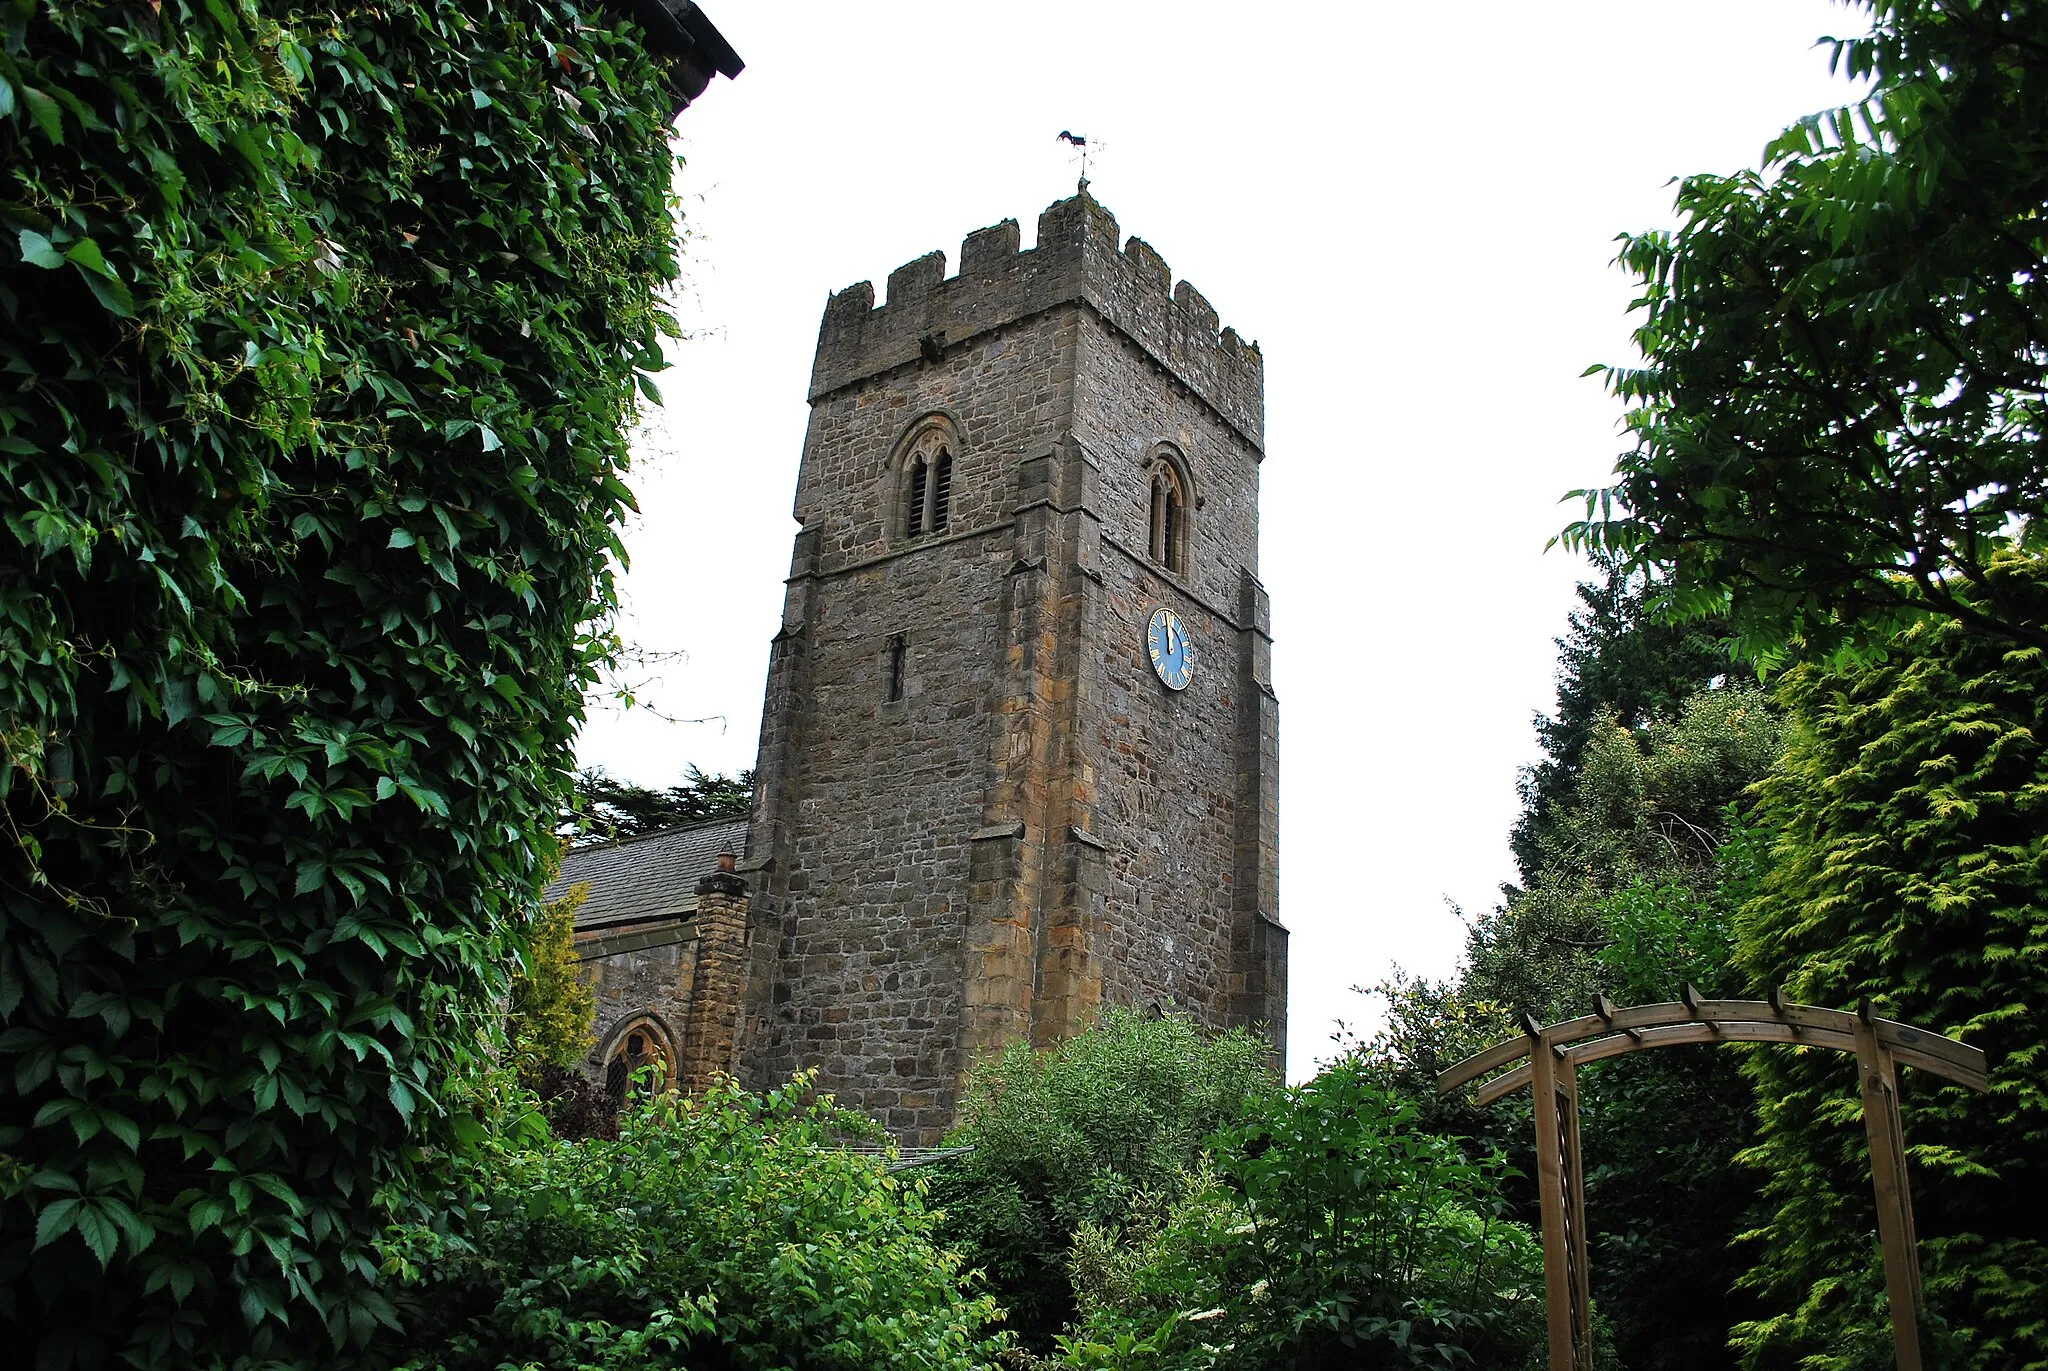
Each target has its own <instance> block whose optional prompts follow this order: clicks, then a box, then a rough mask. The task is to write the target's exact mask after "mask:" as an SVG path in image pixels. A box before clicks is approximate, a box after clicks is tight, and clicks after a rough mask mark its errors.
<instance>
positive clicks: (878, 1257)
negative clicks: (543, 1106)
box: [392, 1077, 1003, 1371]
mask: <svg viewBox="0 0 2048 1371" xmlns="http://www.w3.org/2000/svg"><path fill="white" fill-rule="evenodd" d="M809 1087H810V1081H809V1080H808V1079H807V1078H803V1077H799V1078H798V1079H797V1080H795V1081H793V1082H791V1083H790V1084H788V1085H786V1086H783V1087H782V1088H780V1089H778V1090H773V1091H769V1092H768V1093H766V1094H762V1095H750V1094H748V1093H746V1092H744V1091H742V1090H740V1089H739V1088H738V1087H737V1086H734V1085H732V1084H730V1083H726V1084H722V1085H717V1086H714V1087H712V1089H710V1090H709V1091H707V1092H706V1093H705V1094H704V1095H703V1096H702V1097H701V1098H699V1099H694V1100H692V1099H684V1098H680V1097H677V1096H672V1095H671V1096H662V1097H657V1098H652V1099H650V1100H648V1101H647V1102H646V1103H643V1104H641V1105H638V1106H634V1107H631V1108H629V1110H628V1111H627V1112H626V1113H625V1114H624V1116H623V1117H622V1119H621V1125H620V1130H619V1136H618V1138H617V1139H616V1140H615V1141H604V1140H587V1141H582V1142H556V1143H549V1144H546V1145H543V1146H538V1147H531V1146H529V1147H520V1146H513V1145H500V1146H498V1147H495V1148H492V1149H489V1150H487V1151H485V1152H484V1153H482V1154H481V1155H480V1156H479V1158H478V1160H477V1165H476V1171H475V1175H474V1176H473V1181H474V1184H475V1185H476V1186H477V1189H478V1191H479V1197H480V1200H481V1204H480V1206H479V1209H478V1213H479V1214H480V1216H481V1217H480V1218H479V1220H478V1222H477V1223H476V1224H475V1225H474V1227H473V1231H472V1232H471V1234H470V1235H469V1239H468V1241H467V1242H466V1243H463V1244H458V1245H455V1246H453V1247H450V1246H448V1245H445V1244H444V1243H443V1242H442V1241H441V1240H440V1239H439V1238H438V1236H437V1235H436V1234H434V1233H432V1232H431V1231H422V1232H419V1233H413V1234H407V1235H404V1237H403V1238H402V1240H401V1241H399V1242H398V1243H396V1244H395V1245H394V1248H393V1252H392V1259H393V1261H394V1263H395V1264H397V1265H399V1266H401V1267H402V1268H404V1269H405V1270H406V1271H407V1272H408V1273H409V1274H410V1275H411V1276H412V1277H413V1279H414V1283H415V1286H416V1291H415V1296H414V1298H415V1300H416V1302H417V1304H418V1306H419V1313H418V1315H417V1317H416V1320H415V1323H414V1328H415V1330H416V1331H415V1333H414V1344H413V1345H414V1347H415V1348H416V1349H418V1355H417V1357H416V1359H415V1360H414V1361H413V1362H411V1363H410V1366H411V1367H413V1368H418V1369H421V1371H424V1369H425V1368H433V1371H490V1368H496V1367H500V1366H577V1367H589V1368H606V1369H609V1368H618V1371H629V1369H631V1371H638V1369H639V1368H663V1367H674V1368H691V1369H692V1371H694V1369H695V1368H701V1367H710V1366H717V1367H733V1368H752V1369H754V1371H770V1368H777V1367H805V1368H814V1369H815V1371H833V1368H843V1369H844V1371H868V1368H871V1367H878V1366H896V1367H906V1368H915V1369H916V1371H970V1368H981V1367H986V1366H988V1365H989V1364H990V1362H991V1360H992V1359H993V1357H994V1356H995V1355H996V1354H997V1353H998V1352H999V1351H1000V1350H1001V1348H1002V1346H1003V1343H1002V1340H1001V1339H999V1338H997V1337H994V1336H992V1335H991V1334H990V1332H989V1326H990V1324H991V1323H993V1322H994V1320H995V1319H996V1317H997V1310H996V1307H995V1302H994V1300H993V1299H991V1298H990V1297H988V1296H987V1295H973V1294H970V1293H969V1292H968V1290H967V1288H966V1279H965V1275H964V1272H963V1270H962V1263H961V1260H960V1258H959V1257H958V1256H956V1255H954V1254H953V1253H951V1252H948V1251H946V1250H945V1249H944V1248H943V1247H941V1246H940V1245H939V1244H938V1241H937V1237H936V1232H935V1226H936V1215H934V1214H933V1213H932V1211H931V1210H930V1209H928V1208H927V1207H926V1205H925V1201H924V1194H923V1188H922V1183H921V1182H918V1181H915V1180H904V1179H899V1178H898V1177H896V1176H893V1175H891V1174H889V1172H888V1171H887V1169H886V1167H885V1166H884V1165H883V1163H882V1162H880V1161H879V1160H877V1159H875V1158H872V1157H865V1156H861V1155H859V1154H857V1153H855V1152H852V1151H850V1150H848V1149H847V1148H846V1147H845V1146H844V1142H845V1138H846V1136H847V1135H848V1134H849V1133H853V1134H855V1135H868V1136H872V1135H873V1133H874V1125H873V1124H871V1123H869V1122H868V1120H866V1119H865V1118H862V1117H860V1116H858V1115H854V1114H850V1113H847V1112H846V1111H843V1110H840V1109H838V1108H836V1107H834V1106H833V1105H832V1104H831V1103H830V1102H829V1101H819V1100H810V1101H809V1102H808V1103H807V1102H806V1101H807V1099H808V1097H809Z"/></svg>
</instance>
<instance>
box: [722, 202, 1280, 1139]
mask: <svg viewBox="0 0 2048 1371" xmlns="http://www.w3.org/2000/svg"><path fill="white" fill-rule="evenodd" d="M874 297H875V293H874V289H873V287H872V286H871V285H869V284H868V283H867V282H865V281H863V282H861V283H860V284H858V285H856V286H853V287H851V288H849V289H847V290H844V291H841V292H840V293H839V294H837V295H834V296H833V297H832V298H831V300H830V301H829V302H828V303H827V305H826V307H825V317H824V321H823V324H822V326H821V327H820V329H819V334H818V352H817V361H816V364H815V367H814V369H813V371H812V374H811V386H810V402H811V420H810V427H809V431H808V433H807V435H806V437H805V441H804V451H803V462H802V467H801V469H800V471H799V474H798V478H797V492H796V508H795V513H796V517H797V520H798V521H799V522H800V523H801V525H802V528H801V530H800V531H799V532H798V533H797V535H796V547H795V553H794V556H793V557H792V559H791V566H790V577H789V588H788V596H787V601H786V604H785V608H784V611H783V621H782V628H781V631H780V632H779V633H778V634H777V635H776V637H775V641H774V646H773V651H772V654H771V659H770V665H769V674H768V688H767V699H766V706H765V709H764V713H763V717H762V722H761V750H760V756H759V763H758V779H757V784H758V792H757V796H758V797H757V799H756V805H755V811H754V817H753V822H752V827H751V830H750V832H749V835H748V841H747V844H746V846H747V854H748V855H747V859H746V862H745V864H744V871H745V874H746V875H747V876H748V878H749V879H750V880H751V882H752V887H753V896H752V909H751V915H750V918H751V929H750V934H749V937H750V940H751V941H750V951H749V956H750V962H749V981H748V989H747V992H746V1000H745V1006H744V1008H745V1017H744V1021H743V1023H742V1025H741V1033H742V1035H743V1041H742V1046H741V1057H740V1061H741V1074H742V1076H743V1077H744V1078H745V1079H747V1080H748V1082H749V1083H751V1084H762V1083H765V1082H768V1081H773V1080H779V1079H782V1078H784V1077H786V1076H787V1074H788V1073H789V1072H791V1071H794V1070H797V1069H799V1068H803V1067H815V1068H817V1069H818V1071H819V1073H820V1074H819V1082H818V1084H819V1087H820V1088H821V1089H825V1090H830V1091H833V1092H835V1093H836V1094H837V1095H838V1097H839V1098H840V1100H841V1101H842V1102H843V1103H845V1104H848V1105H852V1106H855V1107H858V1108H861V1109H864V1110H865V1111H867V1112H868V1113H871V1114H873V1115H875V1116H876V1117H878V1118H880V1119H882V1120H883V1121H884V1122H886V1123H887V1124H888V1125H889V1127H890V1128H891V1129H892V1130H893V1131H894V1132H896V1133H897V1135H898V1136H899V1137H901V1138H902V1139H903V1140H904V1141H906V1142H909V1143H913V1144H915V1143H929V1142H931V1141H934V1140H935V1139H936V1138H937V1136H938V1135H939V1133H940V1132H942V1131H943V1129H944V1128H945V1127H946V1126H947V1125H948V1124H949V1123H950V1122H951V1120H952V1117H953V1108H954V1103H955V1101H956V1099H957V1097H958V1092H959V1088H960V1085H961V1083H962V1080H963V1078H964V1076H965V1073H966V1070H967V1068H968V1067H969V1066H970V1064H971V1063H972V1061H973V1059H974V1058H975V1057H976V1056H977V1055H978V1054H981V1053H984V1052H987V1051H991V1050H993V1049H996V1048H999V1047H1001V1046H1004V1045H1006V1044H1009V1043H1012V1042H1017V1041H1020V1040H1028V1041H1031V1042H1034V1043H1038V1044H1045V1043H1048V1042H1052V1041H1055V1040H1057V1039H1059V1038H1061V1037H1063V1036H1065V1035H1067V1034H1070V1033H1073V1032H1074V1031H1076V1030H1078V1029H1079V1028H1081V1027H1083V1026H1085V1025H1086V1024H1087V1023H1088V1022H1089V1020H1090V1019H1091V1018H1092V1017H1093V1016H1094V1015H1095V1014H1096V1013H1097V1012H1098V1011H1099V1009H1100V1008H1101V1007H1102V1006H1105V1005H1111V1004H1125V1005H1136V1006H1142V1007H1148V1008H1150V1007H1157V1008H1159V1009H1161V1010H1165V1011H1180V1012H1185V1013H1188V1014H1191V1015H1193V1016H1194V1017H1195V1018H1196V1019H1198V1020H1199V1021H1201V1022H1203V1023H1205V1024H1207V1025H1210V1026H1211V1027H1215V1028H1222V1027H1226V1026H1239V1025H1242V1026H1247V1027H1250V1026H1255V1025H1256V1026H1259V1028H1260V1031H1262V1032H1264V1033H1266V1034H1267V1035H1269V1036H1270V1038H1271V1041H1272V1042H1273V1045H1274V1052H1275V1055H1276V1059H1277V1057H1278V1054H1279V1053H1280V1051H1281V1044H1282V1043H1283V1041H1284V1033H1285V1026H1286V1012H1287V1010H1286V988H1287V935H1286V931H1285V930H1284V929H1283V928H1282V927H1281V925H1280V923H1279V899H1278V887H1277V874H1278V861H1277V852H1276V846H1275V836H1276V823H1277V809H1276V797H1275V789H1276V777H1277V771H1276V761H1275V753H1276V747H1277V739H1278V710H1277V705H1276V703H1275V699H1274V695H1273V690H1272V685H1271V671H1270V661H1271V637H1270V626H1269V618H1268V608H1267V598H1266V593H1265V591H1264V589H1263V588H1262V587H1261V586H1260V585H1259V582H1258V579H1257V575H1256V571H1257V559H1258V517H1259V506H1258V494H1259V463H1260V460H1261V459H1262V457H1263V456H1264V390H1263V374H1262V361H1261V358H1260V355H1259V351H1258V348H1257V347H1256V346H1255V345H1248V344H1246V343H1244V342H1243V341H1242V340H1240V339H1239V337H1238V336H1237V334H1236V333H1235V332H1234V331H1232V330H1230V329H1224V330H1223V331H1222V333H1221V334H1220V335H1219V334H1218V332H1217V319H1216V312H1215V310H1214V309H1212V308H1211V307H1210V305H1209V302H1208V301H1206V300H1205V299H1203V298H1202V296H1201V295H1200V294H1199V293H1198V292H1197V291H1196V290H1195V289H1194V287H1192V286H1190V285H1189V284H1188V283H1187V282H1185V281H1183V282H1181V283H1180V284H1179V286H1178V288H1176V287H1175V286H1174V283H1173V278H1172V274H1171V273H1170V272H1169V270H1168V269H1167V265H1166V263H1165V262H1164V261H1163V260H1162V259H1161V258H1160V256H1159V254H1158V253H1156V252H1154V251H1153V250H1152V249H1151V248H1150V247H1149V246H1147V245H1146V244H1145V243H1144V242H1142V241H1141V240H1139V239H1137V238H1132V239H1131V240H1130V241H1129V242H1127V243H1120V241H1119V236H1118V231H1117V223H1116V219H1115V217H1114V216H1112V215H1111V214H1110V213H1109V211H1108V210H1106V209H1104V208H1103V207H1102V206H1101V205H1100V204H1098V203H1097V202H1096V201H1095V200H1094V199H1093V198H1092V197H1090V196H1089V195H1088V193H1087V190H1086V186H1085V184H1084V186H1083V188H1082V191H1081V193H1080V194H1079V195H1077V196H1076V197H1075V198H1073V199H1071V200H1064V201H1061V202H1059V203H1057V204H1055V205H1053V206H1052V207H1050V208H1049V209H1047V210H1046V211H1045V213H1044V214H1043V215H1041V216H1040V217H1039V221H1038V243H1037V246H1036V247H1034V248H1033V249H1031V250H1030V251H1019V235H1018V229H1017V224H1016V221H1015V220H1006V221H1004V222H1003V223H1000V224H997V225H995V226H994V227H992V228H986V229H982V230H980V231H979V232H976V233H973V234H970V235H968V237H967V240H966V242H965V243H963V244H962V246H961V251H960V271H959V274H958V275H957V276H953V277H950V278H949V277H947V275H946V259H945V254H943V253H938V252H935V253H932V254H930V255H929V256H925V257H920V258H918V259H917V260H916V261H914V262H910V263H907V264H906V265H904V266H902V267H900V268H898V269H897V270H896V271H895V272H893V273H892V274H891V275H890V277H889V284H888V298H887V300H886V302H885V303H883V304H882V305H880V306H877V305H876V303H875V298H874ZM1162 609H1164V610H1168V611H1170V612H1171V615H1172V616H1174V619H1175V622H1173V623H1172V624H1170V625H1167V626H1166V627H1162V628H1155V627H1154V623H1155V617H1157V619H1158V621H1159V622H1160V623H1161V624H1166V618H1165V616H1157V611H1159V610H1162ZM1148 641H1150V642H1151V643H1152V644H1153V646H1163V647H1164V648H1165V649H1166V657H1165V659H1164V663H1165V664H1164V665H1162V666H1161V667H1160V668H1157V669H1155V665H1154V661H1153V657H1152V654H1151V652H1150V650H1149V649H1148ZM1182 641H1185V642H1186V643H1189V644H1192V647H1193V654H1192V659H1193V669H1192V673H1191V675H1189V676H1188V677H1187V678H1186V679H1185V682H1184V684H1182V685H1181V688H1178V689H1175V688H1171V687H1170V686H1169V684H1168V681H1167V680H1166V679H1164V678H1165V677H1167V676H1169V675H1172V676H1175V677H1178V676H1179V674H1180V671H1181V668H1183V667H1184V666H1185V665H1186V662H1187V656H1186V655H1185V654H1184V652H1183V649H1182V648H1181V642H1182Z"/></svg>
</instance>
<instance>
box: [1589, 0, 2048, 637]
mask: <svg viewBox="0 0 2048 1371" xmlns="http://www.w3.org/2000/svg"><path fill="white" fill-rule="evenodd" d="M1860 7H1861V8H1865V9H1867V10H1869V11H1870V13H1871V15H1872V20H1873V22H1872V27H1871V29H1870V32H1869V33H1868V34H1867V35H1865V36H1862V37H1859V38H1854V39H1851V40H1849V41H1846V42H1841V43H1838V44H1837V45H1836V47H1835V60H1836V63H1837V66H1838V68H1839V69H1840V70H1842V71H1844V72H1845V73H1846V74H1847V75H1849V76H1850V77H1852V78H1856V79H1868V80H1869V82H1870V93H1869V95H1868V96H1867V98H1865V99H1863V100H1861V101H1859V102H1858V103H1856V104H1854V105H1851V106H1849V107H1847V108H1844V109H1840V110H1836V111H1832V112H1830V113H1827V114H1823V115H1819V116H1815V117H1813V118H1810V119H1807V120H1805V121H1802V122H1801V123H1800V124H1798V125H1797V126H1795V127H1794V128H1792V129H1790V130H1788V131H1787V132H1786V133H1785V134H1784V136H1782V137H1781V138H1779V139H1778V140H1777V141H1776V142H1775V143H1774V144H1773V145H1772V146H1771V147H1770V149H1769V150H1768V151H1767V153H1766V156H1765V163H1766V165H1765V169H1764V170H1763V171H1748V172H1743V173H1740V174H1738V175H1733V176H1713V175H1704V176H1694V177H1689V178H1687V179H1686V180H1685V181H1684V182H1682V183H1681V185H1680V188H1679V192H1678V202H1677V210H1678V215H1679V219H1680V226H1679V228H1678V230H1677V231H1676V232H1675V233H1670V232H1664V231H1653V232H1649V233H1643V234H1637V235H1632V236H1629V237H1627V238H1625V240H1624V242H1623V246H1622V252H1621V261H1622V263H1623V264H1624V265H1625V266H1626V267H1627V268H1628V269H1629V270H1630V271H1631V272H1633V273H1634V274H1635V275H1636V277H1637V278H1638V280H1639V281H1640V290H1641V294H1640V297H1639V299H1638V301H1637V305H1638V307H1639V309H1640V310H1641V311H1642V320H1641V323H1640V325H1639V327H1638V328H1637V329H1636V332H1635V342H1636V346H1637V348H1638V350H1639V351H1640V352H1641V354H1642V358H1643V362H1642V365H1641V366H1637V367H1614V368H1609V369H1608V370H1607V378H1608V382H1609V385H1610V387H1611V388H1612V390H1613V391H1614V393H1615V394H1616V395H1618V396H1620V397H1621V398H1622V399H1623V400H1625V401H1626V402H1627V403H1628V406H1629V411H1628V425H1629V429H1630V432H1631V434H1632V435H1633V437H1634V440H1635V444H1634V447H1633V448H1632V449H1631V450H1629V451H1627V452H1625V453H1623V454H1622V455H1621V457H1620V458H1619V460H1618V463H1617V466H1616V470H1615V483H1614V484H1613V485H1612V486H1611V487H1609V488H1608V489H1606V490H1600V491H1592V492H1578V493H1580V494H1583V495H1585V497H1586V512H1587V518H1586V519H1585V520H1583V521H1580V522H1577V523H1574V524H1572V525H1571V526H1570V527H1569V528H1568V529H1567V530H1566V531H1565V533H1564V535H1563V537H1564V541H1565V542H1566V543H1567V544H1568V545H1571V546H1576V547H1582V548H1586V549H1589V550H1593V551H1597V552H1602V553H1606V554H1609V555H1612V556H1615V557H1617V558H1619V559H1620V561H1621V562H1622V564H1623V565H1624V566H1627V567H1630V568H1632V569H1640V570H1645V571H1648V572H1650V573H1652V574H1653V575H1654V576H1655V578H1656V584H1657V587H1658V593H1659V595H1660V597H1662V599H1663V602H1664V603H1665V604H1666V605H1667V606H1668V607H1669V608H1671V609H1673V610H1675V611H1677V612H1679V613H1682V614H1724V613H1725V614H1726V615H1727V616H1728V618H1729V620H1730V622H1731V623H1732V625H1733V627H1734V630H1735V637H1736V639H1737V641H1738V643H1739V645H1740V650H1741V651H1742V652H1743V653H1744V654H1745V655H1746V656H1749V657H1752V658H1757V659H1760V660H1762V661H1764V662H1766V663H1773V662H1777V661H1780V660H1783V659H1784V658H1785V655H1786V654H1787V652H1788V651H1789V650H1790V649H1791V648H1792V646H1793V645H1794V644H1798V643H1803V644H1804V645H1805V647H1806V649H1807V650H1809V651H1813V650H1819V651H1826V650H1831V649H1845V650H1848V651H1857V650H1868V649H1876V650H1879V651H1881V650H1882V647H1883V645H1884V643H1885V642H1886V641H1887V640H1888V638H1889V637H1890V635H1891V634H1892V632H1893V631H1895V630H1896V629H1897V628H1899V627H1900V626H1902V625H1904V624H1906V623H1910V622H1912V621H1914V620H1915V619H1916V618H1918V617H1920V616H1921V615H1925V614H1934V615H1938V616H1946V617H1953V618H1956V619H1958V620H1960V621H1962V622H1966V623H1970V624H1972V625H1975V626H1977V627H1978V628H1980V629H1983V630H1987V631H1990V632H1994V633H1996V634H1999V635H2001V636H2004V637H2006V638H2008V639H2012V640H2017V641H2023V642H2028V643H2032V644H2034V645H2036V646H2048V626H2044V625H2043V624H2042V622H2041V621H2040V620H2039V619H2037V618H2032V617H2030V615H2031V614H2032V613H2033V612H2034V611H2033V608H2032V607H2031V606H2029V605H2028V604H2026V603H2025V602H2024V601H2023V600H2012V599H2008V598H2007V597H2006V593H2005V587H2004V583H2003V582H2002V581H2001V580H2000V579H1999V578H1997V577H1994V576H1992V575H1991V574H1990V567H1991V564H1992V561H1993V559H1994V558H1995V556H1996V555H1997V553H1998V552H1999V551H2000V549H2002V548H2007V547H2012V546H2023V547H2026V548H2032V549H2037V550H2038V549H2039V548H2040V547H2041V546H2043V543H2044V540H2048V522H2044V521H2043V519H2042V518H2041V512H2042V510H2043V508H2044V506H2048V466H2044V465H2043V463H2042V461H2041V454H2040V433H2041V427H2042V423H2043V417H2044V415H2043V407H2044V402H2048V277H2044V273H2043V272H2042V270H2041V261H2042V258H2043V256H2044V254H2048V214H2044V212H2043V211H2044V209H2048V82H2044V81H2043V80H2042V71H2043V69H2044V67H2048V4H2044V3H2042V2H2041V0H2011V3H2004V4H1987V3H1982V0H1864V3H1863V5H1862V6H1860Z"/></svg>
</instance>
